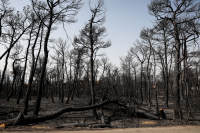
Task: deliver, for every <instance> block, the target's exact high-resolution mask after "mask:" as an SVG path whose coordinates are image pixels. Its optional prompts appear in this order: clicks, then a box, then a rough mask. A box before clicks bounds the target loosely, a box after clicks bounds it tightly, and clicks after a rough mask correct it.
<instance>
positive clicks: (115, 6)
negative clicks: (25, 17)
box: [0, 0, 155, 68]
mask: <svg viewBox="0 0 200 133" xmlns="http://www.w3.org/2000/svg"><path fill="white" fill-rule="evenodd" d="M83 1H84V3H85V4H84V6H83V7H82V8H81V10H80V12H79V13H78V15H77V16H76V18H77V19H78V21H77V23H74V24H70V25H69V24H65V28H66V30H67V34H68V35H69V36H70V38H73V37H74V35H78V34H79V30H81V29H82V28H83V26H84V24H85V23H86V22H88V20H89V18H90V16H91V13H90V11H89V7H88V0H83ZM92 2H94V3H95V2H96V3H97V0H92ZM105 3H106V7H107V12H106V22H105V24H104V26H105V27H106V28H107V34H108V35H107V37H106V38H105V41H106V40H108V39H110V40H111V42H112V46H111V47H109V48H107V49H103V50H100V51H99V52H98V53H102V52H103V53H106V55H107V57H108V58H109V62H111V63H113V64H115V65H117V66H120V59H119V56H126V55H127V51H128V50H129V49H130V47H132V46H133V42H135V41H136V39H139V35H140V31H141V29H142V28H143V27H148V28H151V27H152V25H153V24H152V22H153V21H154V20H155V18H154V17H153V16H151V15H149V13H148V10H147V4H149V3H150V0H105ZM10 4H11V6H13V7H15V8H16V10H22V9H23V6H25V5H29V4H30V1H29V0H10ZM51 37H54V38H59V37H61V38H63V39H67V38H66V36H65V32H64V30H63V28H62V26H59V28H58V30H57V31H54V32H53V33H52V34H51ZM24 49H26V48H25V47H24ZM50 50H51V49H50ZM4 51H5V48H4V46H0V54H2V53H3V52H4ZM51 51H53V50H51ZM3 65H4V59H2V60H1V61H0V68H3Z"/></svg>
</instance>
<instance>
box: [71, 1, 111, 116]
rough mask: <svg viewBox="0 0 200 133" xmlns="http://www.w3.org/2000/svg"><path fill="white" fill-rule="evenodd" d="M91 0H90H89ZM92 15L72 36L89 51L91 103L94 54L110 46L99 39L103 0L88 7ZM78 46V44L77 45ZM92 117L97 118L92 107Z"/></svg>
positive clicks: (103, 9)
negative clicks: (76, 33) (78, 31)
mask: <svg viewBox="0 0 200 133" xmlns="http://www.w3.org/2000/svg"><path fill="white" fill-rule="evenodd" d="M90 2H91V1H90ZM90 11H91V13H92V17H91V18H90V19H89V23H87V24H86V25H85V27H84V29H83V30H81V31H80V36H79V38H78V37H75V38H74V42H75V45H77V46H78V45H82V47H83V48H87V49H89V51H90V54H89V55H90V91H91V99H92V105H94V104H95V93H94V55H95V53H96V52H97V51H98V50H99V49H100V48H107V47H109V46H111V42H110V41H107V42H103V41H101V37H102V36H105V35H104V34H105V32H106V28H105V27H100V25H102V24H103V23H104V22H105V15H104V14H105V11H106V9H105V4H104V1H103V0H99V1H98V4H97V6H95V8H92V7H90ZM78 47H79V46H78ZM93 117H95V118H97V113H96V109H93Z"/></svg>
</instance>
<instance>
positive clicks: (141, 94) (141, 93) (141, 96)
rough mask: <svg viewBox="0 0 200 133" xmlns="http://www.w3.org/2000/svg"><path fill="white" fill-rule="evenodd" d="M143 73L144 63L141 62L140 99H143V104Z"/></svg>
mask: <svg viewBox="0 0 200 133" xmlns="http://www.w3.org/2000/svg"><path fill="white" fill-rule="evenodd" d="M142 72H143V62H141V73H140V76H141V77H140V80H141V81H140V98H141V104H142V103H143V92H142Z"/></svg>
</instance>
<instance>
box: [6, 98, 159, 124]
mask: <svg viewBox="0 0 200 133" xmlns="http://www.w3.org/2000/svg"><path fill="white" fill-rule="evenodd" d="M111 103H112V104H116V105H118V106H120V107H125V109H127V108H128V107H127V106H126V105H124V104H122V103H121V102H119V101H106V102H103V103H101V104H97V105H92V106H86V107H80V108H74V107H66V108H61V109H59V110H58V111H56V112H54V113H52V114H47V115H43V116H31V117H27V118H25V117H24V115H23V114H22V113H21V112H20V113H19V115H18V117H17V118H16V120H14V121H10V122H8V123H3V124H4V125H5V126H12V125H27V124H31V123H38V122H44V121H47V120H51V119H55V118H57V117H59V116H60V115H62V114H64V113H66V112H71V111H84V110H90V109H94V108H98V107H102V106H104V105H107V104H111ZM133 111H135V110H133ZM135 114H136V115H138V116H141V117H147V118H151V119H156V120H159V117H157V116H155V115H151V114H148V113H147V112H145V111H143V110H136V111H135Z"/></svg>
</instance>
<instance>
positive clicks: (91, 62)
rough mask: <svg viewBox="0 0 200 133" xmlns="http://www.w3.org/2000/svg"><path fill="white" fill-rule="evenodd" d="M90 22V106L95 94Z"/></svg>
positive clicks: (94, 111)
mask: <svg viewBox="0 0 200 133" xmlns="http://www.w3.org/2000/svg"><path fill="white" fill-rule="evenodd" d="M92 22H93V19H92V20H91V22H90V80H91V81H90V89H91V97H92V105H94V104H95V94H94V74H93V72H94V69H93V67H94V60H93V56H94V49H93V45H94V42H93V33H92V30H93V29H92V28H93V27H92ZM93 117H95V118H96V119H97V117H98V116H97V112H96V109H95V108H94V109H93Z"/></svg>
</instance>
